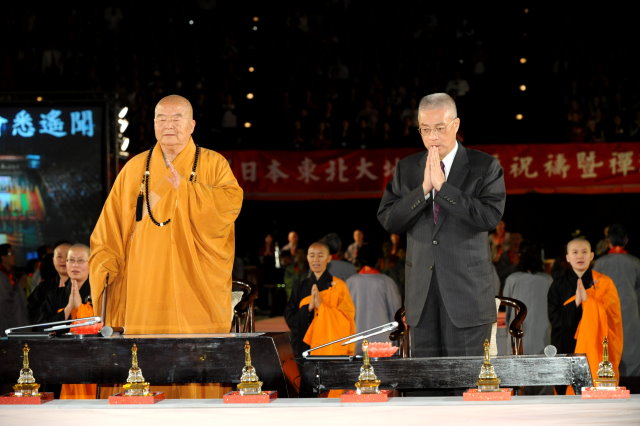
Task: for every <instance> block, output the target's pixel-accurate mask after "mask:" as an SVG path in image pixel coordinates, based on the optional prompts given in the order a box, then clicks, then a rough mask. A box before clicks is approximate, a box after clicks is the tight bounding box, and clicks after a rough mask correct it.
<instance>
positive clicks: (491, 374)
mask: <svg viewBox="0 0 640 426" xmlns="http://www.w3.org/2000/svg"><path fill="white" fill-rule="evenodd" d="M499 391H500V379H499V378H498V376H497V375H496V372H495V370H494V368H493V365H492V364H491V355H490V354H489V340H487V339H485V340H484V361H483V362H482V367H481V368H480V375H479V376H478V392H499Z"/></svg>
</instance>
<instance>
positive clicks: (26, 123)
mask: <svg viewBox="0 0 640 426" xmlns="http://www.w3.org/2000/svg"><path fill="white" fill-rule="evenodd" d="M34 109H35V108H34ZM38 109H41V108H38ZM94 130H95V125H94V123H93V111H92V110H90V109H88V110H81V111H71V112H69V114H68V116H66V115H65V114H63V112H62V111H60V110H58V109H55V108H52V109H50V110H49V111H48V112H47V113H31V112H29V111H27V110H26V109H22V110H20V111H18V112H17V113H16V114H15V116H13V117H5V116H3V115H0V140H2V139H6V138H7V137H9V136H12V137H22V138H31V137H33V136H35V135H36V134H40V135H50V136H53V137H56V138H62V137H65V136H67V135H76V134H77V135H82V136H87V137H93V135H94Z"/></svg>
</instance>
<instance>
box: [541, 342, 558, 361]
mask: <svg viewBox="0 0 640 426" xmlns="http://www.w3.org/2000/svg"><path fill="white" fill-rule="evenodd" d="M557 353H558V349H556V347H555V346H553V345H547V346H545V348H544V354H545V355H546V356H548V357H549V358H553V357H554V356H556V354H557Z"/></svg>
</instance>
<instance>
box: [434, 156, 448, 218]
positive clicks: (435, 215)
mask: <svg viewBox="0 0 640 426" xmlns="http://www.w3.org/2000/svg"><path fill="white" fill-rule="evenodd" d="M440 168H441V169H442V173H445V171H444V162H442V161H441V162H440ZM446 176H447V175H446V173H445V178H446ZM437 193H438V190H437V189H435V188H433V223H438V213H440V204H438V203H436V194H437Z"/></svg>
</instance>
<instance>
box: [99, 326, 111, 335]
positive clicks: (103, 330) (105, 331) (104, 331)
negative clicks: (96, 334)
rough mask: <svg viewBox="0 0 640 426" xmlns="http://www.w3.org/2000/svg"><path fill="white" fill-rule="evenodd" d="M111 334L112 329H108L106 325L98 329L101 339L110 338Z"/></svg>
mask: <svg viewBox="0 0 640 426" xmlns="http://www.w3.org/2000/svg"><path fill="white" fill-rule="evenodd" d="M112 334H113V328H111V327H109V326H108V325H105V326H104V327H102V328H101V329H100V335H102V337H111V335H112Z"/></svg>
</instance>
